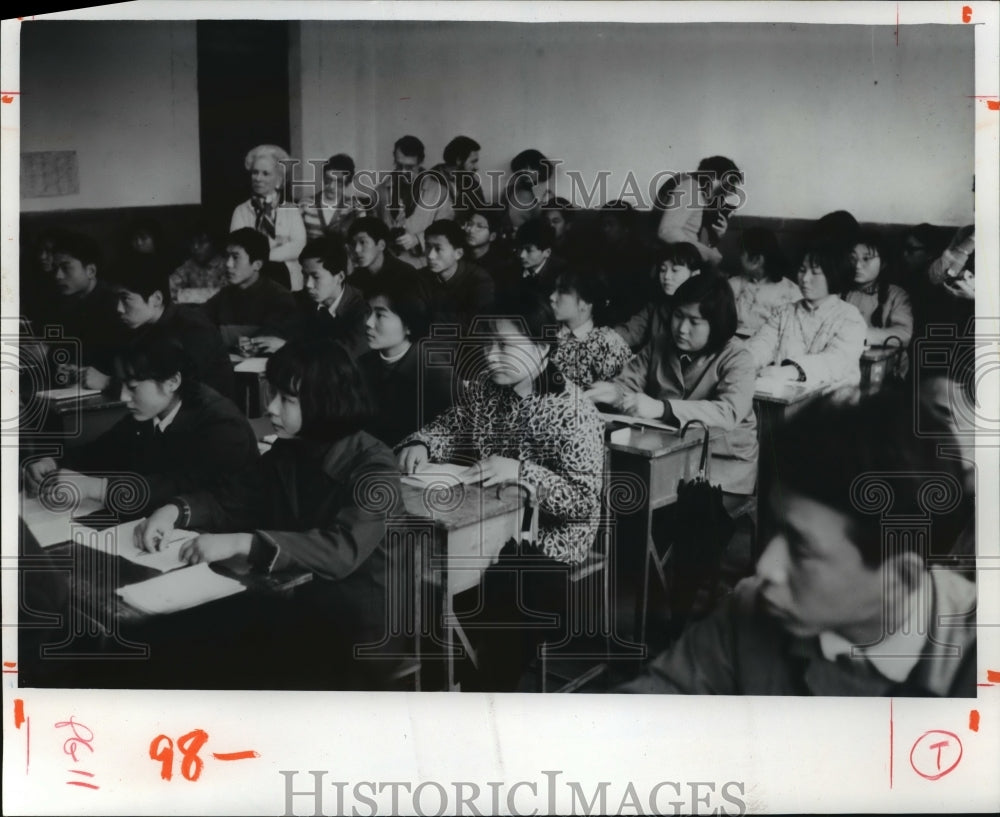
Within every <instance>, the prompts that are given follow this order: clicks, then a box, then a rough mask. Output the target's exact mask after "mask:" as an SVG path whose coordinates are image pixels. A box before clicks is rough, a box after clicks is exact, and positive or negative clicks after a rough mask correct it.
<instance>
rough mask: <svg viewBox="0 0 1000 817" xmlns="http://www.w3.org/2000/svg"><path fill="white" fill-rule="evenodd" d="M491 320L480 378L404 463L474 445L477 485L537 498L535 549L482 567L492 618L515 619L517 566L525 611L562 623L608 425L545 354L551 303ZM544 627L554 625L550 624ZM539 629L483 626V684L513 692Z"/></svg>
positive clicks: (589, 521) (411, 446)
mask: <svg viewBox="0 0 1000 817" xmlns="http://www.w3.org/2000/svg"><path fill="white" fill-rule="evenodd" d="M496 314H497V315H498V316H503V317H495V318H492V319H491V320H490V322H489V326H490V331H491V335H490V339H489V345H488V346H487V349H486V352H485V363H486V372H485V377H482V378H480V379H479V380H477V381H474V382H473V383H472V384H470V386H469V387H468V388H467V389H466V390H465V392H464V393H463V394H462V396H461V398H460V400H459V403H458V404H457V405H456V406H455V407H453V408H451V409H449V410H448V411H447V412H445V413H444V414H443V415H441V416H440V417H438V418H437V419H436V420H434V421H433V422H431V423H429V424H428V425H426V426H424V427H423V428H422V429H421V430H420V431H418V432H417V433H416V434H413V435H411V436H410V437H408V438H406V439H405V440H403V442H402V444H401V446H397V450H398V451H399V462H400V468H401V470H402V471H403V472H404V473H407V474H409V473H414V472H416V471H420V470H422V469H423V468H425V467H426V466H427V465H428V463H432V462H447V461H449V460H453V459H455V458H456V457H458V456H459V452H460V451H461V450H462V449H463V448H465V447H468V448H471V451H470V452H469V453H471V456H472V458H474V459H475V460H476V463H475V464H473V465H472V466H471V467H470V469H469V473H470V475H472V474H474V475H475V476H476V477H477V478H479V479H482V481H483V486H484V487H490V486H496V485H500V484H502V483H506V482H515V483H518V484H521V485H526V486H529V487H530V488H531V489H532V490H533V492H534V494H535V496H536V498H537V503H538V511H539V517H538V532H539V547H537V548H535V547H533V546H532V547H519V546H517V545H516V544H515V543H510V544H509V545H508V547H505V548H504V550H502V551H501V553H500V556H499V562H498V564H497V565H496V568H495V569H493V568H491V569H490V570H489V571H487V574H486V578H485V579H484V581H485V590H484V596H485V600H486V604H487V606H488V607H489V609H486V610H483V611H482V615H483V616H485V617H486V618H487V619H490V618H492V620H493V621H505V622H517V621H520V620H523V618H522V617H523V616H524V612H523V610H521V609H520V608H519V607H518V606H517V604H516V602H515V597H516V592H515V591H516V585H517V583H518V575H519V570H518V568H517V567H514V568H512V567H508V565H520V566H524V567H527V568H528V569H527V570H526V572H525V574H524V575H523V576H522V584H523V589H524V592H525V594H527V599H528V600H527V605H528V607H529V608H530V609H532V610H538V611H545V612H555V613H560V612H561V615H560V620H561V621H562V622H563V626H565V605H566V599H567V587H566V565H568V564H573V563H577V562H581V561H583V560H584V559H586V558H587V555H588V554H589V552H590V549H591V547H592V546H593V544H594V538H595V535H596V533H597V526H598V518H599V514H600V492H601V475H602V469H603V458H604V444H603V436H604V430H603V423H602V422H601V419H600V417H599V415H598V414H597V410H596V409H595V408H594V407H593V405H591V404H590V403H589V401H588V400H587V399H586V398H585V397H584V396H583V394H582V393H581V392H580V390H579V388H578V387H577V386H575V385H574V384H573V383H571V382H569V381H567V380H566V379H565V378H564V377H563V376H562V375H561V374H560V373H559V372H558V370H557V369H556V368H555V365H554V364H553V363H552V360H551V350H552V342H553V341H552V339H551V336H549V337H547V336H546V334H545V330H546V328H547V327H551V326H552V325H553V323H554V316H553V314H552V310H551V307H550V306H549V304H548V303H547V302H546V301H545V300H544V299H542V298H540V297H539V296H537V295H535V294H533V293H520V294H518V295H517V296H516V297H515V298H513V299H511V300H510V301H504V302H502V303H499V304H498V305H497V307H496ZM549 633H551V629H550V630H549ZM545 634H546V633H543V631H542V630H541V629H535V628H531V629H529V628H521V627H518V626H516V624H512V625H511V626H508V627H501V628H496V627H492V628H491V627H484V628H483V629H478V628H477V629H476V630H475V635H477V636H479V637H480V638H481V643H480V645H479V646H480V664H479V670H480V672H479V675H478V677H477V678H476V679H474V680H473V681H472V682H471V684H472V686H473V687H478V688H481V689H484V690H495V691H501V690H510V689H513V688H514V687H515V686H516V684H517V682H518V680H519V678H520V676H521V673H522V670H523V668H524V665H525V664H524V662H525V660H527V659H528V658H530V657H531V656H533V651H534V647H535V646H536V645H537V644H538V643H539V641H540V639H541V638H542V637H543V635H545Z"/></svg>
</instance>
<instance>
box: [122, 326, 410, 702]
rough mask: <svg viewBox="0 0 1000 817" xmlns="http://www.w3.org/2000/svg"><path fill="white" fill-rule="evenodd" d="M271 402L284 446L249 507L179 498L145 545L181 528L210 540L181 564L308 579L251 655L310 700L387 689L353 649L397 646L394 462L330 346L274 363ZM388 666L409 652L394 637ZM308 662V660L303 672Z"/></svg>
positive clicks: (384, 673)
mask: <svg viewBox="0 0 1000 817" xmlns="http://www.w3.org/2000/svg"><path fill="white" fill-rule="evenodd" d="M267 379H268V383H269V384H270V386H271V390H272V393H273V394H274V398H273V399H272V400H271V402H270V404H269V405H268V407H267V411H268V415H269V417H270V419H271V424H272V425H273V427H274V430H275V432H276V434H277V437H278V439H277V440H276V442H275V443H274V444H273V445H272V447H271V449H270V450H269V451H267V452H266V453H265V454H264V456H263V457H262V458H261V460H260V461H259V471H258V474H257V478H256V479H253V480H246V481H245V483H244V484H245V486H246V488H247V490H246V491H245V492H244V493H242V494H241V495H222V494H220V493H218V492H214V491H203V492H194V493H192V492H187V493H183V492H179V493H178V494H176V495H175V496H174V497H173V498H172V499H171V500H170V502H169V503H168V504H164V505H163V506H162V507H161V508H160V509H159V510H157V511H156V512H155V513H154V514H152V515H151V516H150V518H149V519H148V520H147V522H146V523H145V525H144V526H143V528H142V530H141V531H140V534H139V536H140V540H141V542H142V544H143V546H144V547H145V548H147V549H153V548H155V547H157V545H158V543H159V542H160V541H162V540H163V539H164V537H166V536H168V535H169V533H170V531H171V530H172V529H173V528H174V526H178V527H185V528H196V529H198V530H206V531H212V532H211V533H204V534H202V535H201V536H199V537H198V538H197V539H195V540H193V541H191V542H189V543H187V544H185V545H184V546H183V547H182V549H181V551H180V557H181V559H182V560H184V561H187V562H189V563H192V564H193V563H198V562H216V561H221V560H223V559H227V558H229V557H230V556H234V555H237V554H240V555H243V556H245V557H246V558H247V559H248V560H249V562H250V565H251V567H252V569H253V570H255V571H258V572H262V573H273V572H277V571H281V570H284V569H288V568H299V569H305V570H308V571H309V572H311V573H312V574H313V576H314V578H313V580H312V581H310V582H307V583H306V584H304V585H302V586H301V587H299V588H296V590H295V592H294V595H293V596H292V597H291V598H290V599H289V600H288V601H287V602H285V603H283V604H282V605H281V608H280V609H279V610H278V611H277V613H276V615H275V616H274V617H273V619H272V620H271V621H270V622H269V625H268V628H267V630H266V631H263V632H261V633H259V640H255V648H256V649H257V650H258V652H259V656H260V658H261V661H260V662H259V663H260V664H262V665H263V664H273V665H274V667H275V673H276V674H275V678H276V680H277V679H280V678H281V677H286V676H287V672H288V671H287V663H286V661H288V660H293V658H294V660H295V661H296V675H297V676H298V677H297V679H296V682H297V685H301V686H305V687H306V688H332V689H376V688H382V687H387V686H388V685H389V684H390V683H391V681H390V680H389V678H390V674H391V670H392V669H394V668H395V663H394V662H391V661H388V660H386V659H385V658H381V659H380V658H368V659H367V660H366V659H365V658H356V657H355V654H354V649H355V648H356V647H358V646H360V645H363V644H377V643H378V642H380V641H382V640H383V638H384V637H386V636H387V635H389V630H388V626H387V622H388V618H387V615H388V613H387V610H388V609H389V605H390V604H392V603H394V602H395V600H393V599H390V598H389V597H388V593H389V588H390V587H393V586H394V584H393V583H392V582H390V580H389V576H388V573H389V563H388V554H387V551H386V524H387V520H388V519H391V518H392V517H393V516H394V515H398V514H399V513H400V512H401V510H402V501H401V498H400V485H399V471H398V469H397V466H396V462H395V457H394V456H393V453H392V451H391V450H390V449H389V448H388V447H386V445H385V444H384V443H382V442H380V441H379V440H377V439H375V438H374V437H372V436H371V435H370V434H368V433H367V432H366V431H364V430H362V429H364V427H365V426H366V425H367V424H368V422H369V421H370V415H371V404H370V398H369V395H368V393H367V389H366V387H365V383H364V380H363V378H362V375H361V373H360V372H359V371H358V369H357V367H356V366H355V364H354V363H353V362H352V361H351V359H350V356H349V355H348V354H347V352H346V351H345V350H344V348H343V346H341V345H340V344H338V343H336V342H335V341H332V340H329V339H327V338H324V339H321V340H305V341H292V342H290V343H288V344H286V345H285V346H283V347H282V348H281V349H280V350H278V352H276V353H275V354H274V356H273V357H271V358H270V359H269V360H268V363H267ZM384 646H385V648H386V655H387V656H388V655H390V654H391V653H392V651H393V649H394V648H395V650H397V651H398V650H399V649H401V648H402V647H403V646H404V645H402V644H401V643H399V639H398V637H397V638H396V639H393V638H392V637H390V638H389V640H388V642H387V643H386V644H385V645H384ZM303 656H309V660H308V661H306V662H304V663H303Z"/></svg>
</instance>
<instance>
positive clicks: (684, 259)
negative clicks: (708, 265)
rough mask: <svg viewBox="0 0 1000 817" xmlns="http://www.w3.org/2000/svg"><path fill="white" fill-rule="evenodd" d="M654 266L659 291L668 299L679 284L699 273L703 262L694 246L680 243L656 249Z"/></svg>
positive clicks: (685, 242) (664, 245)
mask: <svg viewBox="0 0 1000 817" xmlns="http://www.w3.org/2000/svg"><path fill="white" fill-rule="evenodd" d="M654 265H655V266H654V270H655V272H656V275H657V280H658V281H659V283H660V289H661V290H662V291H663V294H664V295H666V296H667V297H668V298H669V297H671V296H672V295H673V294H674V293H675V292H676V291H677V288H678V287H679V286H680V285H681V284H683V283H684V282H685V281H687V280H688V279H689V278H691V277H693V276H695V275H698V274H700V273H701V270H702V267H703V265H704V262H703V261H702V260H701V253H699V252H698V248H697V247H696V246H695V245H694V244H689V243H688V242H687V241H681V242H678V243H676V244H661V245H660V246H659V247H657V250H656V255H655V256H654Z"/></svg>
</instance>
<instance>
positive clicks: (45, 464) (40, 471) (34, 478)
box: [24, 457, 59, 496]
mask: <svg viewBox="0 0 1000 817" xmlns="http://www.w3.org/2000/svg"><path fill="white" fill-rule="evenodd" d="M58 469H59V466H58V464H57V463H56V461H55V460H54V459H52V457H45V459H41V460H35V461H34V462H32V463H29V464H28V465H26V466H25V468H24V487H25V489H26V490H27V491H28V496H36V495H37V494H38V486H39V485H41V484H42V480H43V479H45V477H47V476H48V475H49V474H51V473H52V472H53V471H57V470H58Z"/></svg>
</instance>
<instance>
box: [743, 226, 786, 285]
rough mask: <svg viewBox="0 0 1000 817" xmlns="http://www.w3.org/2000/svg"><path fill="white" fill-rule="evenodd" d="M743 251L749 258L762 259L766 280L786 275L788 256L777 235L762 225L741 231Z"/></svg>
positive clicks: (774, 280)
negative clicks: (782, 249) (782, 248)
mask: <svg viewBox="0 0 1000 817" xmlns="http://www.w3.org/2000/svg"><path fill="white" fill-rule="evenodd" d="M742 240H743V251H744V252H745V253H746V254H747V255H748V256H750V257H751V258H757V257H762V258H763V259H764V274H765V275H766V276H767V280H768V281H772V282H778V281H780V280H781V279H782V278H784V277H785V276H786V275H788V272H789V269H788V257H787V256H786V255H785V254H784V253H783V252H782V251H781V247H780V246H779V245H778V237H777V236H776V235H775V234H774V232H773V231H772V230H767V229H765V228H764V227H751V228H750V229H749V230H744V231H743V236H742Z"/></svg>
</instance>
